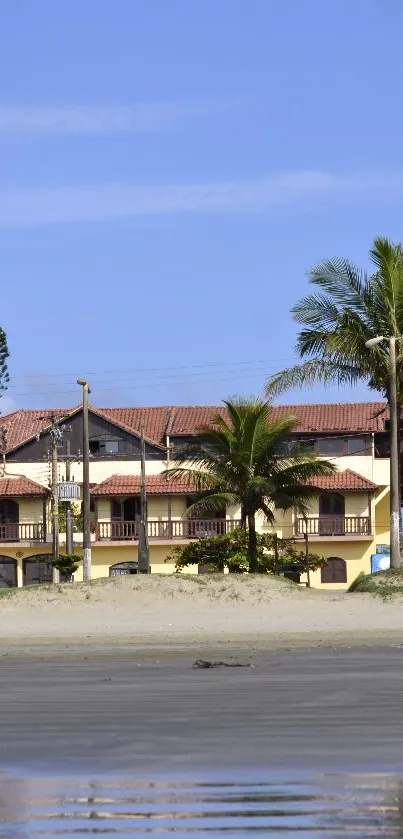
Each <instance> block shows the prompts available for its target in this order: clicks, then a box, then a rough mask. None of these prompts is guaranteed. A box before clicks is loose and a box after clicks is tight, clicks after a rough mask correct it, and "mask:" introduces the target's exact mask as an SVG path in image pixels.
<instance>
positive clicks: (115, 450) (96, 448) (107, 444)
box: [90, 440, 124, 456]
mask: <svg viewBox="0 0 403 839" xmlns="http://www.w3.org/2000/svg"><path fill="white" fill-rule="evenodd" d="M123 451H124V442H123V440H90V454H95V455H97V454H99V455H101V456H102V455H105V454H120V453H122V452H123Z"/></svg>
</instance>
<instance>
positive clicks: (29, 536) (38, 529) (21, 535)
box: [0, 522, 45, 542]
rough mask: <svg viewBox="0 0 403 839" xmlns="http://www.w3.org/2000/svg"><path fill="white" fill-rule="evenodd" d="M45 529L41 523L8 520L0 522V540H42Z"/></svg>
mask: <svg viewBox="0 0 403 839" xmlns="http://www.w3.org/2000/svg"><path fill="white" fill-rule="evenodd" d="M44 540H45V531H44V526H43V523H42V522H40V523H39V524H31V523H26V522H23V523H18V522H8V523H6V524H0V542H43V541H44Z"/></svg>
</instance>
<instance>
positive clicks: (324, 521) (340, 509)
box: [319, 492, 345, 536]
mask: <svg viewBox="0 0 403 839" xmlns="http://www.w3.org/2000/svg"><path fill="white" fill-rule="evenodd" d="M344 517H345V500H344V496H343V495H340V494H339V493H338V492H323V493H322V495H320V496H319V535H320V536H343V535H344V532H345V518H344Z"/></svg>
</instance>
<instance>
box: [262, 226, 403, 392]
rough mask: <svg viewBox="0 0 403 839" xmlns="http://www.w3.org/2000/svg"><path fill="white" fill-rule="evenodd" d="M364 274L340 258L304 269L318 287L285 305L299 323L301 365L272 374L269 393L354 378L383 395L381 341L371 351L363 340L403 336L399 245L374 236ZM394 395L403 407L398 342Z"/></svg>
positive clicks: (384, 350) (385, 360)
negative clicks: (369, 266) (368, 267)
mask: <svg viewBox="0 0 403 839" xmlns="http://www.w3.org/2000/svg"><path fill="white" fill-rule="evenodd" d="M370 260H371V263H372V265H373V269H374V270H373V273H372V274H370V275H369V276H368V275H367V274H366V273H365V272H364V271H362V270H361V269H360V268H357V267H356V266H355V265H353V264H352V263H351V262H349V261H348V260H346V259H326V260H324V261H323V262H320V263H319V265H317V266H316V267H315V268H313V269H312V271H310V273H309V275H308V276H309V281H310V283H312V285H314V286H316V287H317V288H318V292H317V293H314V294H309V295H308V296H307V297H304V298H303V299H302V300H301V301H300V302H299V303H297V305H296V306H294V308H293V309H292V310H291V311H292V314H293V316H294V320H296V321H297V323H299V324H301V325H302V329H301V331H300V333H299V336H298V340H297V351H298V353H299V355H300V357H301V359H306V360H305V361H304V362H303V364H297V365H295V366H294V367H289V368H288V369H286V370H282V371H281V372H279V373H276V374H275V375H274V376H272V377H271V378H270V379H269V381H268V383H267V388H266V392H267V395H268V396H270V398H273V397H275V396H277V395H278V394H279V393H283V392H284V391H285V390H288V389H290V388H294V387H309V386H311V385H314V384H316V383H318V382H320V383H322V384H325V385H326V384H338V385H351V386H354V385H357V384H358V383H359V382H360V381H363V382H366V384H367V385H368V386H369V387H370V388H372V389H373V390H376V391H378V393H381V394H382V396H383V397H385V398H386V399H387V400H388V398H389V394H388V389H389V353H388V347H387V345H386V344H378V345H377V346H376V347H373V348H372V349H371V350H369V349H367V347H366V346H365V342H366V341H368V340H369V339H370V338H374V337H375V336H377V335H385V336H387V337H389V336H392V335H394V336H395V337H396V338H398V337H399V338H400V337H401V335H403V249H402V245H400V244H399V245H395V244H393V243H392V242H390V241H389V240H388V239H385V238H377V239H375V240H374V244H373V248H372V249H371V251H370ZM396 362H397V399H398V405H399V408H402V406H403V347H402V346H401V344H400V342H398V343H397V346H396Z"/></svg>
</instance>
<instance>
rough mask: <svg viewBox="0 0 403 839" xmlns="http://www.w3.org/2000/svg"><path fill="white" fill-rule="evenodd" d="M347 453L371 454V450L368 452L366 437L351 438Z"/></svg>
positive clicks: (348, 441) (348, 442)
mask: <svg viewBox="0 0 403 839" xmlns="http://www.w3.org/2000/svg"><path fill="white" fill-rule="evenodd" d="M347 451H348V453H349V454H371V452H370V450H369V451H368V452H367V451H366V440H365V437H349V438H348V440H347Z"/></svg>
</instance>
